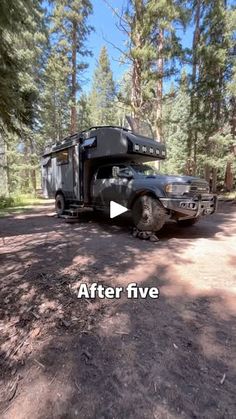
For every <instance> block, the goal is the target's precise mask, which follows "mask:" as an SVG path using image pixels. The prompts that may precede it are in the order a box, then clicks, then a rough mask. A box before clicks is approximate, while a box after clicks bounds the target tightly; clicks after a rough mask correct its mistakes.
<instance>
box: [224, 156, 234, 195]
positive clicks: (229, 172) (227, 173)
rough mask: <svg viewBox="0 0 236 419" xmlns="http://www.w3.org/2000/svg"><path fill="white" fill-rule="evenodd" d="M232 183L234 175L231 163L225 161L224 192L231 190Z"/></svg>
mask: <svg viewBox="0 0 236 419" xmlns="http://www.w3.org/2000/svg"><path fill="white" fill-rule="evenodd" d="M233 184H234V175H233V170H232V163H231V162H230V161H228V162H227V165H226V171H225V185H224V186H225V190H226V192H231V191H232V189H233Z"/></svg>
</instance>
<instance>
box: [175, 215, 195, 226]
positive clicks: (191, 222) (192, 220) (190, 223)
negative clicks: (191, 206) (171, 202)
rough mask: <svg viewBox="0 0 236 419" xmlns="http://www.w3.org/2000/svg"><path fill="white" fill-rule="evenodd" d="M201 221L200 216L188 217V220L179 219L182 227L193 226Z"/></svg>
mask: <svg viewBox="0 0 236 419" xmlns="http://www.w3.org/2000/svg"><path fill="white" fill-rule="evenodd" d="M198 221H199V217H196V218H188V219H187V220H178V221H177V223H178V224H179V226H181V227H191V226H193V225H194V224H196V223H197V222H198Z"/></svg>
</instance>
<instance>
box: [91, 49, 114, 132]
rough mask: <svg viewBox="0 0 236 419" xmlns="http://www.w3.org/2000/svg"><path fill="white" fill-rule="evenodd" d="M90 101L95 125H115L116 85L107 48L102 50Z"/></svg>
mask: <svg viewBox="0 0 236 419" xmlns="http://www.w3.org/2000/svg"><path fill="white" fill-rule="evenodd" d="M90 100H91V111H92V117H93V121H94V124H97V125H112V124H114V123H115V110H114V101H115V83H114V80H113V75H112V71H111V68H110V62H109V57H108V53H107V49H106V47H105V46H104V47H102V49H101V52H100V56H99V59H98V64H97V68H96V69H95V72H94V76H93V85H92V92H91V98H90Z"/></svg>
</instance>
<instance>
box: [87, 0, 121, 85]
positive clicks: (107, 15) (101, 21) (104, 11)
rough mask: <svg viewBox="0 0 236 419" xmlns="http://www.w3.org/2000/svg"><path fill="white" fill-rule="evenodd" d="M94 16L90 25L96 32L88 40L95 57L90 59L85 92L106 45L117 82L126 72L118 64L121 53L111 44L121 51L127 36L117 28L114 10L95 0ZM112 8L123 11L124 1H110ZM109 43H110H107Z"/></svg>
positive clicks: (99, 0) (100, 0) (90, 20)
mask: <svg viewBox="0 0 236 419" xmlns="http://www.w3.org/2000/svg"><path fill="white" fill-rule="evenodd" d="M92 3H93V15H92V16H91V17H90V19H89V23H90V24H91V25H92V26H93V27H94V32H92V33H91V35H90V36H89V39H88V46H89V48H90V49H91V51H92V53H93V57H91V58H89V59H88V62H89V68H88V70H87V72H86V81H87V82H88V83H87V85H85V84H84V86H83V87H84V90H88V89H89V87H90V84H91V80H92V76H93V72H94V69H95V67H96V63H97V60H98V57H99V53H100V50H101V48H102V46H103V45H106V47H107V49H108V54H109V57H110V61H111V68H112V71H113V74H114V78H115V80H119V79H120V78H121V76H122V73H123V72H124V70H125V67H124V66H121V65H120V64H119V62H118V60H119V58H120V56H121V53H120V52H119V51H118V50H117V49H116V48H114V47H112V45H111V44H109V42H111V43H112V44H115V45H117V46H118V47H119V48H120V49H124V42H125V36H124V35H123V33H122V32H120V31H119V29H118V28H117V27H116V22H117V19H116V17H115V16H114V14H113V12H112V10H111V9H110V8H109V6H108V5H107V4H106V3H105V1H103V0H93V2H92ZM109 3H110V4H112V7H114V8H117V9H119V10H120V9H121V8H122V5H123V3H124V1H123V0H113V1H112V0H111V1H109ZM106 40H107V41H109V42H106Z"/></svg>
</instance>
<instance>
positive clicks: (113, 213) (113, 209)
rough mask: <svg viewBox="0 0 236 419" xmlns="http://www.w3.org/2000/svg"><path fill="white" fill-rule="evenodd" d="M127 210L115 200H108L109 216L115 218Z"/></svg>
mask: <svg viewBox="0 0 236 419" xmlns="http://www.w3.org/2000/svg"><path fill="white" fill-rule="evenodd" d="M126 211H128V209H127V208H125V207H123V205H120V204H117V202H115V201H110V218H115V217H117V216H118V215H120V214H123V213H124V212H126Z"/></svg>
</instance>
